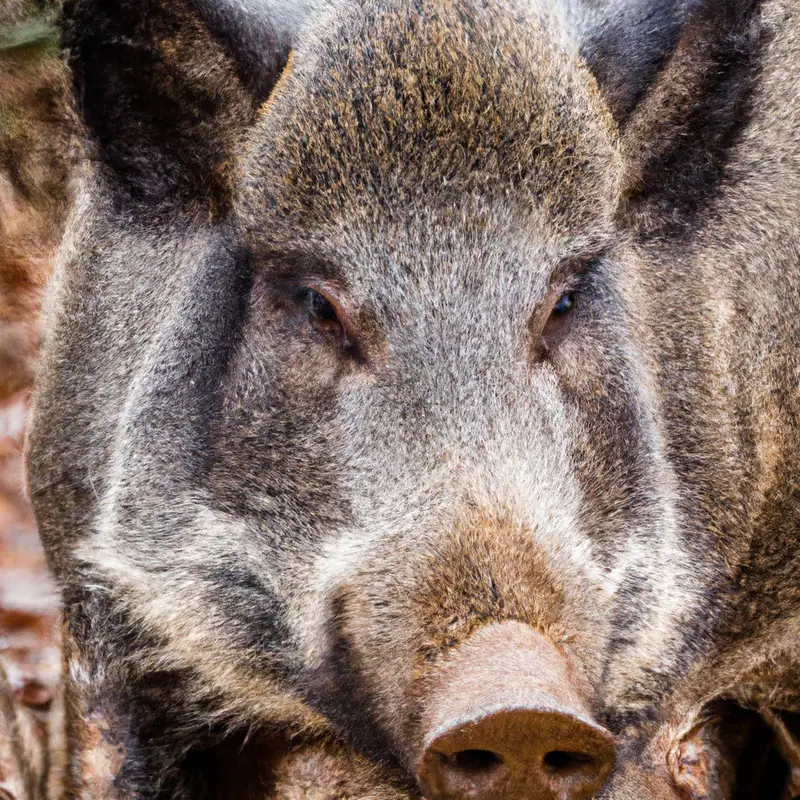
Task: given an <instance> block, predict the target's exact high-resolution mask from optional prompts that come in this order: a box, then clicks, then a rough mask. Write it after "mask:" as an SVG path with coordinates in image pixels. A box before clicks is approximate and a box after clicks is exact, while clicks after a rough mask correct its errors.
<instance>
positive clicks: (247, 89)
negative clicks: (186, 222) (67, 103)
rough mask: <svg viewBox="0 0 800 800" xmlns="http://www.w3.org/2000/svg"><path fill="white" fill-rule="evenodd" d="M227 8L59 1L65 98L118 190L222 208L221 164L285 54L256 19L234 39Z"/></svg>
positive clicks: (153, 0)
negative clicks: (68, 90)
mask: <svg viewBox="0 0 800 800" xmlns="http://www.w3.org/2000/svg"><path fill="white" fill-rule="evenodd" d="M259 6H261V7H264V6H268V3H260V4H259ZM235 8H236V6H235V4H227V3H224V2H218V3H212V2H211V0H198V2H197V3H192V2H191V0H67V3H66V4H65V7H64V43H65V45H66V47H67V49H68V53H69V64H70V67H71V69H72V74H73V83H74V89H75V95H76V101H77V104H78V107H79V110H80V112H81V114H82V116H83V119H84V121H85V123H86V126H87V128H88V129H89V131H90V133H91V134H92V135H93V137H94V140H95V142H96V145H97V147H98V150H99V153H98V155H99V157H100V159H101V161H103V162H104V163H105V164H106V165H107V166H108V167H110V169H111V171H112V175H113V176H114V180H115V182H117V183H118V184H119V185H120V186H121V187H122V188H123V189H124V190H125V192H126V194H127V195H128V196H130V197H133V198H135V199H137V200H139V201H144V202H149V203H152V202H155V203H159V202H167V201H170V202H174V201H179V202H195V203H200V204H211V205H212V206H213V207H214V208H219V207H220V205H223V206H224V204H225V202H226V198H227V196H228V178H227V175H226V164H227V162H228V161H229V159H230V156H231V154H232V152H233V149H234V147H235V145H236V142H237V141H238V137H239V135H240V133H241V131H242V129H243V127H244V126H246V125H247V124H248V122H249V121H250V120H252V118H253V116H254V114H255V110H256V108H257V105H258V102H259V100H260V99H261V98H262V97H263V96H264V95H265V94H267V93H268V92H269V90H270V88H271V87H272V86H273V85H274V83H275V81H276V79H277V77H278V75H279V74H280V71H281V68H282V64H283V61H284V60H285V57H286V55H287V53H288V49H289V47H288V44H286V43H284V42H279V41H277V34H275V35H273V32H272V30H271V29H270V26H269V21H268V20H266V19H264V20H261V24H260V25H251V26H250V27H249V28H248V29H247V30H248V31H250V38H249V39H247V38H246V37H244V36H243V35H241V34H240V33H239V30H240V29H241V26H240V25H239V24H238V23H239V22H240V19H239V18H237V16H236V13H234V12H235ZM227 12H230V16H226V13H227ZM241 13H243V12H241ZM256 39H258V40H259V41H258V42H257V41H256ZM261 45H263V49H262V50H261V51H260V54H259V57H258V63H256V58H255V53H256V52H259V51H258V47H260V46H261Z"/></svg>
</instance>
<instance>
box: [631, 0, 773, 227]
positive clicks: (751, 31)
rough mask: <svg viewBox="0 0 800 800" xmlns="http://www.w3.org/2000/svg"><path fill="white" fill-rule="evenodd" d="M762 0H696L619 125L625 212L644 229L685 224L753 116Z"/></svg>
mask: <svg viewBox="0 0 800 800" xmlns="http://www.w3.org/2000/svg"><path fill="white" fill-rule="evenodd" d="M758 7H759V0H696V1H695V2H693V3H692V4H691V6H690V7H689V9H688V11H687V15H686V19H685V20H684V22H683V23H682V24H681V26H680V30H679V31H678V34H677V37H676V40H675V45H674V47H673V49H672V51H671V52H670V53H669V54H668V56H667V57H666V59H665V62H664V64H663V66H662V67H661V68H660V69H659V70H658V71H657V73H656V74H655V76H654V77H653V79H652V80H651V81H650V82H649V85H648V86H647V87H646V89H645V90H644V91H643V92H642V95H641V97H640V98H639V100H638V102H636V103H635V105H634V106H633V108H632V109H631V111H630V113H629V114H628V115H627V116H625V117H624V118H623V119H622V120H621V122H620V128H621V143H622V152H623V157H624V164H625V168H624V169H625V171H624V176H623V181H622V185H621V200H622V204H621V207H620V211H621V214H622V215H623V216H624V217H626V218H627V219H628V221H629V222H630V223H632V224H633V225H634V226H635V227H636V228H637V229H638V230H639V231H640V232H641V233H647V232H648V231H650V232H652V231H654V230H656V229H660V228H663V227H664V226H667V227H682V226H684V225H686V224H688V221H689V220H690V219H691V216H692V215H693V214H695V213H696V212H697V211H699V210H700V209H701V208H702V207H703V202H704V200H705V199H706V198H707V197H708V196H709V192H710V191H712V190H713V189H714V187H715V186H716V185H717V182H718V180H719V179H720V178H721V176H722V173H723V170H724V166H725V158H726V155H727V152H728V150H729V148H730V147H731V145H732V144H733V142H734V141H735V137H736V133H737V131H738V130H739V129H740V128H741V126H742V124H743V123H744V122H746V120H747V117H748V102H749V99H750V97H751V93H752V90H753V87H754V86H755V82H756V80H757V75H758V62H759V55H760V53H759V50H760V46H761V44H762V40H763V36H762V29H761V26H760V24H759V23H760V15H759V14H758V13H757V11H758Z"/></svg>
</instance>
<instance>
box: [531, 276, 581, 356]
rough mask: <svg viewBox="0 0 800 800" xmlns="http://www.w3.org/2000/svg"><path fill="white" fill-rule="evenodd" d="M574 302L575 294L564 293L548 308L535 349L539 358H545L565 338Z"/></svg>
mask: <svg viewBox="0 0 800 800" xmlns="http://www.w3.org/2000/svg"><path fill="white" fill-rule="evenodd" d="M576 302H577V292H575V291H571V292H565V293H564V294H562V295H561V296H560V297H559V298H558V300H557V301H556V302H555V303H554V304H553V305H552V306H551V307H550V312H549V314H548V316H547V318H546V320H545V322H544V325H543V327H542V328H541V333H540V337H541V338H540V339H539V344H538V347H537V355H538V356H539V357H540V358H544V357H547V355H548V353H550V351H552V350H553V349H554V348H555V347H557V346H558V345H559V343H560V342H561V340H562V339H563V338H564V337H565V336H566V334H567V330H568V328H569V327H570V326H569V324H568V322H569V319H570V316H571V312H572V311H573V309H574V308H575V303H576Z"/></svg>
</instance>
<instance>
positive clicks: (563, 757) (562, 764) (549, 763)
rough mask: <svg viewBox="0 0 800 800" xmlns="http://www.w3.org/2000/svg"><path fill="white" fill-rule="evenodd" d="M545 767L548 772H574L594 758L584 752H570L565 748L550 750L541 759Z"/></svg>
mask: <svg viewBox="0 0 800 800" xmlns="http://www.w3.org/2000/svg"><path fill="white" fill-rule="evenodd" d="M543 762H544V766H545V768H546V769H547V770H548V771H550V772H561V773H566V772H576V771H578V770H581V769H585V768H586V767H587V766H591V765H592V764H593V763H594V759H593V758H592V757H591V756H587V755H586V753H571V752H568V751H567V750H551V751H550V752H549V753H547V754H546V755H545V757H544V759H543Z"/></svg>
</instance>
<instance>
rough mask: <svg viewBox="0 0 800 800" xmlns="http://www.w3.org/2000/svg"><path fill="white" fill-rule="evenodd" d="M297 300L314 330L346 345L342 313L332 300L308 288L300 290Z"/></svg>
mask: <svg viewBox="0 0 800 800" xmlns="http://www.w3.org/2000/svg"><path fill="white" fill-rule="evenodd" d="M298 300H299V302H300V304H301V306H302V308H303V310H304V311H305V313H306V314H307V315H308V320H309V322H310V323H311V325H312V326H313V327H314V328H315V329H316V330H318V331H320V332H321V333H324V334H326V335H329V336H340V337H342V339H343V341H344V343H345V344H347V343H348V342H347V339H348V337H347V336H345V326H344V323H343V318H342V313H341V312H340V310H339V307H338V305H337V304H336V302H335V301H334V300H330V299H329V298H327V297H326V296H325V295H324V294H322V292H319V291H317V290H316V289H312V288H310V287H308V286H306V287H303V288H302V289H301V290H300V292H299V295H298Z"/></svg>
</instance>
